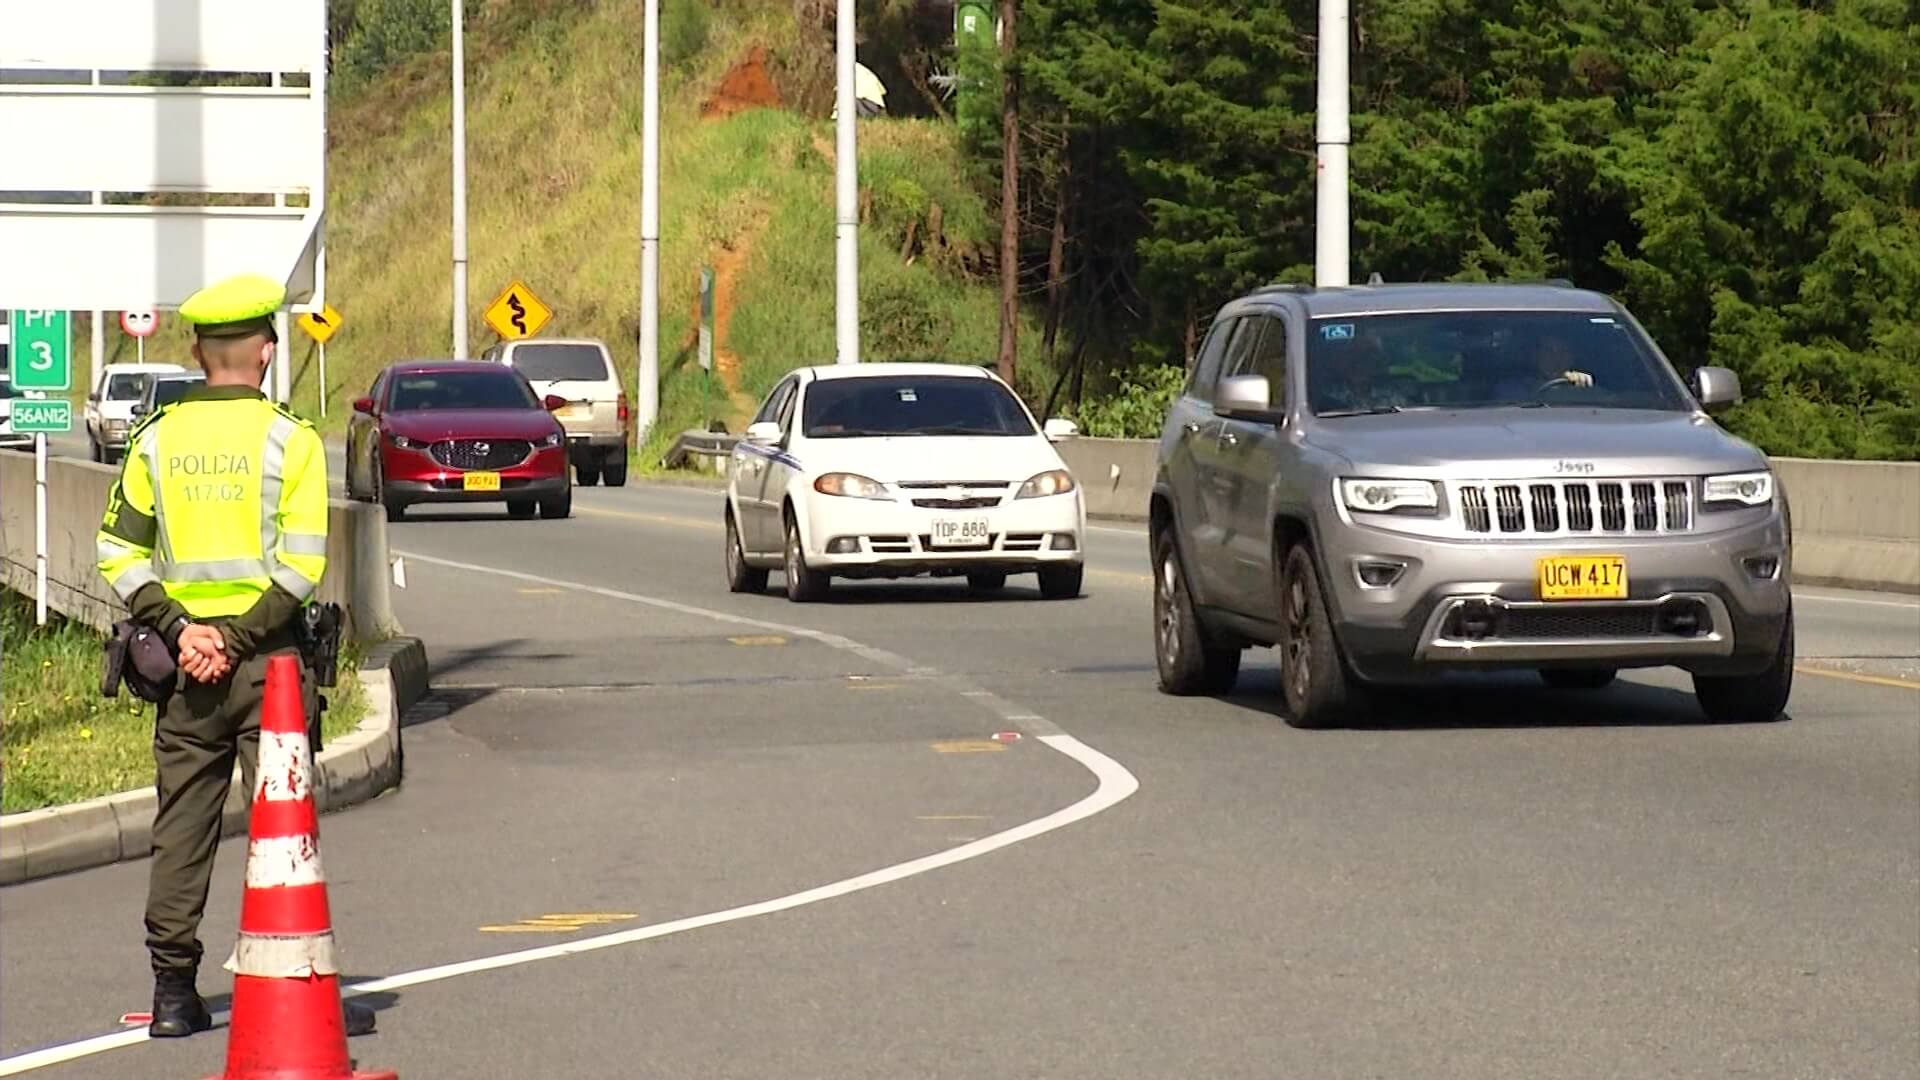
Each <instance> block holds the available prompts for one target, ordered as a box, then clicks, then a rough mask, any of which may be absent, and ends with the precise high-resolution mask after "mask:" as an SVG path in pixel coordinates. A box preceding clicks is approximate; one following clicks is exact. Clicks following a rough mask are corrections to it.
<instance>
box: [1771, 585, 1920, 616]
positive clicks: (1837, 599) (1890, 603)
mask: <svg viewBox="0 0 1920 1080" xmlns="http://www.w3.org/2000/svg"><path fill="white" fill-rule="evenodd" d="M1793 598H1794V599H1795V600H1801V601H1806V600H1819V601H1824V602H1825V603H1829V604H1861V605H1864V606H1866V607H1890V608H1900V609H1902V610H1904V611H1911V612H1915V613H1917V614H1920V603H1906V602H1904V601H1900V600H1869V599H1867V598H1866V597H1864V596H1834V595H1832V594H1831V593H1813V592H1801V591H1800V590H1798V589H1795V590H1794V591H1793Z"/></svg>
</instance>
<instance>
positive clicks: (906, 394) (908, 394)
mask: <svg viewBox="0 0 1920 1080" xmlns="http://www.w3.org/2000/svg"><path fill="white" fill-rule="evenodd" d="M900 400H901V401H919V400H920V395H919V394H916V393H914V392H913V391H912V390H907V389H903V390H901V391H900Z"/></svg>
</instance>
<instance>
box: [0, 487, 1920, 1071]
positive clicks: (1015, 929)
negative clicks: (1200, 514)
mask: <svg viewBox="0 0 1920 1080" xmlns="http://www.w3.org/2000/svg"><path fill="white" fill-rule="evenodd" d="M576 511H577V516H576V517H575V518H574V519H572V520H570V521H565V522H547V521H527V522H513V521H508V520H506V518H505V516H504V513H502V512H498V511H495V510H493V509H491V508H486V509H482V510H480V511H478V512H475V513H459V512H454V511H448V510H433V509H428V510H424V511H419V512H418V513H417V517H410V520H408V521H406V522H403V523H399V524H396V525H394V526H393V527H392V532H391V541H392V546H393V548H394V549H395V550H396V551H397V552H399V553H402V554H403V556H404V558H405V569H406V579H407V588H406V589H405V590H404V591H403V592H400V593H398V594H397V595H396V601H395V602H396V607H397V609H398V613H399V615H400V617H401V618H402V620H403V621H404V622H405V623H406V625H407V627H408V629H409V631H410V632H413V633H416V634H419V635H421V636H422V637H424V638H425V639H426V640H427V641H428V642H429V646H430V651H431V654H432V659H433V665H434V681H435V685H436V690H435V693H434V695H433V696H432V697H431V698H430V699H429V701H428V702H427V703H426V704H425V705H424V706H423V707H421V708H419V709H417V710H415V712H414V713H413V715H411V716H410V717H409V727H408V729H407V731H406V742H407V780H406V783H405V785H404V787H403V788H402V789H401V790H399V791H397V792H394V793H391V794H389V795H387V796H385V797H383V798H381V799H379V800H376V801H375V802H373V803H371V804H369V805H366V806H363V807H360V808H357V809H354V810H352V811H348V812H346V813H342V814H337V815H331V816H329V817H327V818H326V819H324V822H323V826H322V832H323V837H324V840H323V846H324V849H325V851H326V867H327V871H328V880H329V886H330V890H331V896H332V905H333V911H334V917H335V925H336V929H337V931H338V934H339V937H340V941H341V945H342V948H343V950H344V954H345V962H346V964H347V965H348V967H349V968H350V969H351V971H350V974H351V976H352V977H353V978H352V981H354V982H358V983H362V984H363V985H365V986H368V987H369V988H370V989H371V991H372V992H370V993H368V994H366V1000H369V1001H371V1002H372V1003H373V1004H375V1005H376V1006H377V1007H378V1008H379V1009H380V1010H381V1016H380V1025H381V1030H380V1032H379V1033H378V1034H376V1035H373V1036H369V1037H366V1038H361V1039H356V1040H354V1043H353V1046H354V1051H355V1053H356V1055H357V1056H358V1057H359V1059H360V1061H361V1064H362V1066H363V1067H381V1068H397V1069H398V1070H399V1071H400V1073H401V1075H402V1076H411V1077H416V1078H417V1077H427V1076H460V1077H559V1076H568V1077H636V1076H659V1077H703V1078H710V1077H782V1078H790V1077H823V1078H825V1077H833V1078H857V1077H858V1078H864V1077H874V1078H880V1077H886V1078H898V1077H907V1076H912V1077H936V1076H937V1077H1022V1078H1025V1077H1088V1078H1093V1077H1098V1078H1103V1080H1106V1078H1119V1077H1125V1078H1134V1077H1141V1078H1144V1077H1202V1076H1204V1077H1261V1078H1267V1077H1274V1076H1310V1077H1391V1078H1401V1077H1455V1076H1458V1077H1475V1078H1480V1077H1487V1078H1494V1077H1530V1078H1531V1077H1589V1076H1591V1077H1615V1076H1635V1077H1641V1076H1713V1077H1724V1076H1757V1077H1803V1076H1804V1077H1833V1076H1846V1077H1849V1078H1865V1077H1912V1076H1916V1075H1920V606H1917V605H1916V604H1915V603H1914V602H1913V600H1912V598H1904V597H1886V596H1872V595H1859V594H1845V593H1837V592H1831V591H1825V590H1814V589H1809V590H1804V591H1802V593H1801V594H1800V598H1799V600H1800V603H1799V611H1800V617H1801V635H1800V646H1801V649H1802V652H1803V654H1804V656H1803V659H1804V662H1805V664H1806V666H1807V670H1806V671H1805V672H1804V673H1803V675H1802V677H1801V679H1800V680H1799V682H1798V685H1797V687H1796V691H1795V696H1794V701H1793V704H1792V708H1791V718H1790V719H1789V720H1787V721H1785V722H1782V723H1778V724H1771V725H1763V726H1762V725H1756V726H1729V727H1713V726H1706V725H1703V724H1700V723H1698V722H1697V714H1696V712H1695V709H1694V706H1693V703H1692V700H1691V698H1690V697H1689V696H1688V695H1687V694H1686V693H1684V690H1685V686H1686V683H1685V680H1684V679H1683V678H1681V677H1679V676H1678V675H1677V674H1675V673H1671V672H1650V673H1644V674H1637V675H1634V676H1632V677H1631V678H1629V679H1627V680H1625V681H1624V682H1623V683H1622V684H1620V685H1617V686H1615V687H1614V688H1611V689H1609V690H1606V691H1603V692H1599V693H1594V694H1578V693H1574V694H1558V693H1553V692H1549V691H1547V690H1545V689H1543V688H1541V687H1539V686H1538V685H1537V684H1535V683H1534V682H1532V681H1531V680H1530V679H1527V678H1522V677H1503V678H1488V679H1472V680H1461V681H1459V682H1457V683H1455V684H1452V685H1449V686H1447V687H1443V688H1439V689H1435V690H1433V691H1430V692H1423V693H1420V694H1418V695H1414V696H1412V697H1411V698H1410V699H1409V700H1408V701H1407V702H1406V703H1404V704H1402V705H1400V706H1397V707H1396V708H1394V709H1393V710H1392V711H1389V712H1384V713H1382V714H1380V715H1378V716H1376V717H1375V718H1374V720H1373V722H1372V723H1370V724H1368V725H1365V726H1363V727H1359V728H1354V729H1348V730H1336V731H1327V732H1300V731H1295V730H1292V729H1290V728H1288V727H1286V726H1285V724H1284V723H1283V722H1282V720H1281V719H1280V718H1279V717H1278V716H1277V715H1276V713H1275V705H1274V701H1275V697H1276V692H1277V688H1276V686H1275V679H1274V670H1273V668H1272V665H1271V663H1270V661H1267V660H1265V659H1262V660H1261V661H1259V662H1258V663H1255V664H1254V665H1252V668H1251V670H1250V672H1249V675H1248V677H1247V678H1245V679H1244V680H1243V684H1242V686H1241V688H1240V690H1239V691H1238V692H1237V693H1236V694H1235V695H1233V696H1232V697H1230V698H1227V699H1222V700H1216V699H1174V698H1168V697H1165V696H1162V695H1160V694H1158V693H1157V692H1156V691H1155V689H1154V684H1153V670H1152V669H1153V659H1152V653H1151V643H1150V633H1149V627H1148V611H1149V594H1148V591H1147V587H1146V586H1147V579H1146V569H1147V567H1146V558H1145V543H1144V539H1143V538H1142V537H1141V536H1140V535H1139V534H1138V533H1137V532H1134V531H1132V530H1129V529H1125V528H1118V529H1113V530H1110V531H1101V532H1098V533H1096V534H1095V535H1094V536H1093V538H1092V541H1091V544H1090V547H1089V556H1090V560H1091V562H1090V573H1089V575H1088V578H1087V595H1086V596H1085V597H1084V598H1082V599H1080V600H1077V601H1071V602H1058V603H1054V602H1046V601H1042V600H1040V599H1039V598H1038V594H1037V591H1036V590H1035V589H1034V588H1033V587H1032V584H1031V580H1030V579H1027V580H1020V579H1016V583H1015V585H1014V586H1013V587H1010V588H1009V589H1008V590H1007V593H1006V595H1005V596H1004V597H1002V598H998V599H986V600H983V599H976V598H972V597H970V596H969V595H968V594H967V593H966V591H965V589H964V587H962V586H959V585H954V584H943V583H909V584H896V585H871V586H846V585H842V586H839V587H837V588H836V592H835V599H834V601H833V602H831V603H828V604H825V605H820V606H804V607H802V606H795V605H790V604H788V603H787V602H786V601H785V600H784V599H781V598H778V597H777V596H776V595H774V594H769V595H767V596H734V595H731V594H729V593H727V592H726V590H725V586H724V583H723V580H722V577H721V561H720V530H719V499H718V496H717V495H716V494H714V493H711V492H706V491H698V490H688V489H671V488H652V487H643V488H631V489H626V490H623V491H607V490H600V489H595V490H584V489H583V490H582V491H580V492H579V493H578V496H577V501H576ZM775 582H776V583H777V582H778V576H777V575H776V576H775ZM1000 732H1019V733H1020V734H1021V735H1022V737H1021V738H1019V739H1018V740H1017V741H996V740H995V738H994V736H995V735H996V733H1000ZM1136 785H1137V787H1136ZM243 856H244V849H243V848H242V847H240V846H239V845H236V844H233V843H229V844H227V845H225V846H223V848H222V851H221V863H220V867H219V871H218V883H217V885H216V888H215V895H214V902H213V904H212V907H211V909H210V911H209V913H208V918H207V923H206V927H207V930H206V933H205V937H206V940H207V942H208V952H209V961H208V963H207V965H206V968H205V970H204V971H203V974H202V987H203V989H204V990H206V991H208V992H209V993H216V994H218V993H224V992H225V990H226V988H227V986H228V980H227V977H226V975H225V973H223V972H221V971H219V970H218V963H219V961H220V960H221V959H224V956H225V951H226V949H227V947H228V945H229V944H230V942H231V932H232V928H233V927H234V926H235V925H236V921H237V914H236V913H237V906H238V900H239V896H240V885H239V878H240V874H241V862H242V859H243ZM145 877H146V865H145V864H144V863H135V864H129V865H121V866H114V867H106V868H102V869H99V870H94V871H88V872H85V873H80V874H75V875H70V876H67V877H64V878H59V879H54V880H49V881H43V882H36V883H30V884H27V885H23V886H17V887H13V888H9V889H6V890H4V891H0V908H3V909H4V922H3V923H0V957H3V958H4V970H3V971H0V1054H6V1055H10V1056H12V1057H10V1060H8V1061H0V1075H4V1074H6V1073H8V1072H9V1071H10V1070H12V1069H16V1068H19V1067H20V1066H21V1065H23V1064H25V1063H26V1062H24V1061H22V1060H20V1059H18V1058H17V1055H19V1054H21V1053H23V1052H25V1051H29V1050H34V1049H40V1048H50V1047H60V1046H62V1045H63V1044H68V1043H71V1042H73V1041H75V1040H85V1039H89V1038H90V1037H95V1036H100V1035H102V1034H103V1033H109V1032H113V1031H114V1030H115V1029H116V1024H115V1020H116V1018H117V1017H118V1016H119V1014H120V1013H122V1012H124V1011H127V1010H133V1009H142V1008H144V1007H145V997H146V994H147V992H148V984H147V982H146V980H145V964H144V957H143V954H142V949H141V945H140V937H141V930H140V910H141V905H142V893H143V889H144V885H145ZM763 902H767V903H763ZM752 905H760V906H758V907H756V906H752ZM743 906H744V907H743ZM709 915H710V916H712V917H711V918H705V919H692V920H691V921H689V922H682V921H681V920H689V918H690V917H695V916H709ZM568 949H578V950H580V951H577V952H571V953H570V952H566V951H565V950H568ZM483 958H484V959H483ZM476 961H483V962H479V963H476ZM369 980H378V981H373V982H371V983H369V982H368V981H369ZM120 1043H125V1044H127V1045H119V1044H120ZM224 1048H225V1040H224V1038H222V1037H221V1033H220V1032H214V1033H211V1034H209V1035H206V1036H202V1037H198V1038H195V1039H191V1040H187V1041H185V1042H181V1043H167V1044H156V1043H151V1042H147V1041H145V1040H143V1039H142V1038H141V1037H140V1036H139V1034H138V1033H137V1032H136V1033H134V1034H131V1035H128V1036H125V1037H122V1038H120V1039H114V1038H108V1039H105V1040H97V1041H95V1042H92V1043H85V1044H82V1045H80V1046H79V1047H68V1048H66V1049H55V1050H53V1051H51V1052H50V1053H49V1055H48V1056H49V1057H51V1058H60V1057H65V1056H68V1055H74V1054H76V1053H78V1052H81V1051H89V1050H94V1051H98V1052H95V1053H90V1054H86V1055H85V1056H77V1057H74V1059H73V1060H69V1061H65V1062H64V1063H61V1064H56V1065H51V1066H49V1067H47V1068H45V1069H43V1070H39V1071H36V1073H35V1075H40V1076H46V1077H110V1076H111V1077H119V1076H154V1077H161V1076H179V1077H191V1076H202V1075H212V1074H215V1073H217V1072H219V1071H220V1066H221V1064H222V1060H223V1054H224Z"/></svg>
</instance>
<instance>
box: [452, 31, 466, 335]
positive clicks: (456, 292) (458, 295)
mask: <svg viewBox="0 0 1920 1080" xmlns="http://www.w3.org/2000/svg"><path fill="white" fill-rule="evenodd" d="M464 2H465V0H452V5H453V358H454V359H455V360H465V359H466V358H467V33H466V21H467V20H466V13H465V12H463V11H461V5H462V4H463V3H464Z"/></svg>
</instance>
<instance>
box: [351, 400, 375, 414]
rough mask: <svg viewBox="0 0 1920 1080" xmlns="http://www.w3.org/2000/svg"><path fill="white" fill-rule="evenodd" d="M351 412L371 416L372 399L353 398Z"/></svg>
mask: <svg viewBox="0 0 1920 1080" xmlns="http://www.w3.org/2000/svg"><path fill="white" fill-rule="evenodd" d="M353 411H354V412H357V413H369V414H371V413H372V412H373V399H372V398H370V397H363V398H355V399H354V402H353Z"/></svg>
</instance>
